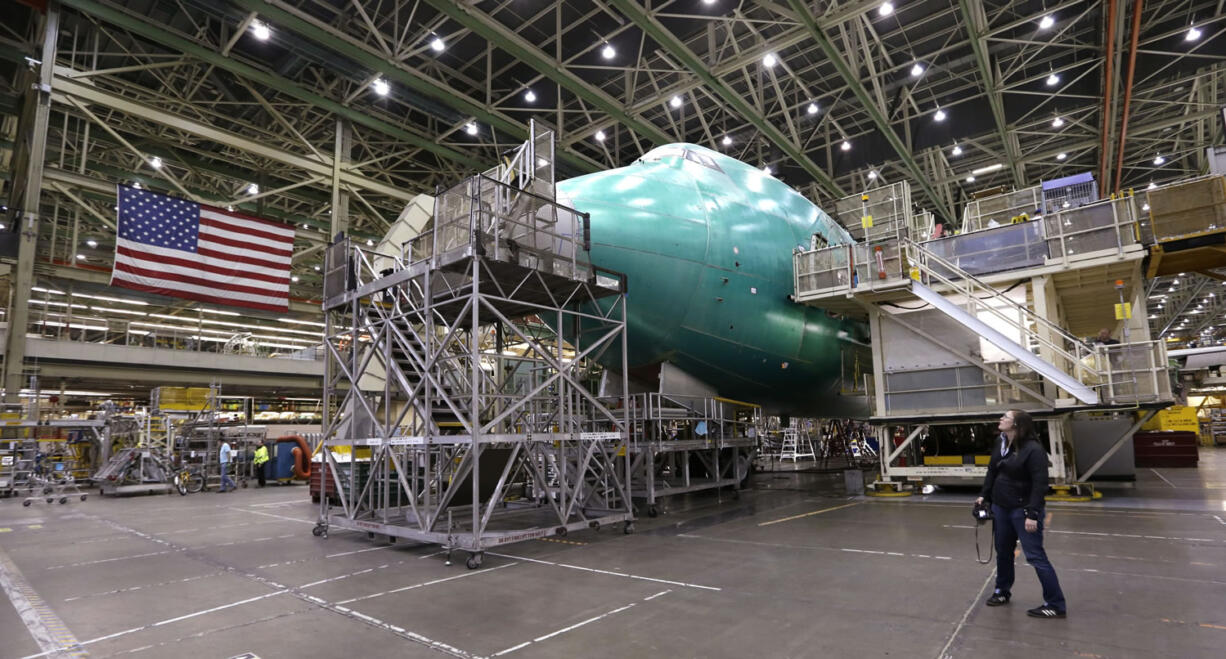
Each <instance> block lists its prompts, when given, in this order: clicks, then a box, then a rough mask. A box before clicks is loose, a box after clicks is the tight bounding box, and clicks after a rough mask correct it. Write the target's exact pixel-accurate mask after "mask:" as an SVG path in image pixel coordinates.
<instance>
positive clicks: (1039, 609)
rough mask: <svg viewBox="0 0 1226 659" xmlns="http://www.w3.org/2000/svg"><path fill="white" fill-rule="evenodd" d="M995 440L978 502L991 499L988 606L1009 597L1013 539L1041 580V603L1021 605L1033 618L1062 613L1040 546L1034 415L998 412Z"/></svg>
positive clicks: (1042, 469) (1040, 484)
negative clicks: (992, 582) (992, 572)
mask: <svg viewBox="0 0 1226 659" xmlns="http://www.w3.org/2000/svg"><path fill="white" fill-rule="evenodd" d="M997 427H998V428H999V430H1000V446H999V447H993V451H992V459H991V461H990V462H989V463H988V475H987V477H986V478H985V479H984V481H983V489H982V490H981V491H980V493H979V499H978V501H977V503H983V502H984V501H987V502H988V503H990V504H992V519H993V534H994V535H995V540H996V589H995V590H994V591H993V592H992V596H991V597H989V598H988V601H987V605H988V606H1002V605H1005V604H1008V603H1009V598H1010V597H1011V590H1010V589H1011V588H1013V561H1014V558H1013V550H1014V549H1015V548H1016V547H1017V542H1018V540H1021V541H1022V552H1024V553H1025V554H1026V561H1027V562H1028V563H1030V565H1031V566H1032V567H1034V571H1035V574H1037V575H1038V577H1039V583H1041V584H1042V585H1043V603H1042V604H1041V605H1039V606H1036V607H1034V608H1033V609H1030V610H1028V611H1026V614H1027V615H1029V616H1032V617H1035V618H1063V617H1065V612H1066V608H1065V601H1064V593H1063V592H1062V591H1061V590H1060V580H1059V579H1057V578H1056V569H1055V568H1053V567H1052V565H1051V562H1050V561H1048V560H1047V552H1045V551H1043V516H1044V500H1043V496H1044V495H1046V494H1047V453H1046V452H1045V451H1044V450H1043V446H1042V444H1040V443H1039V436H1038V433H1036V432H1035V429H1034V419H1032V418H1030V415H1029V414H1027V413H1025V412H1023V411H1022V410H1009V411H1008V412H1005V414H1004V416H1002V417H1000V424H999V425H998V426H997Z"/></svg>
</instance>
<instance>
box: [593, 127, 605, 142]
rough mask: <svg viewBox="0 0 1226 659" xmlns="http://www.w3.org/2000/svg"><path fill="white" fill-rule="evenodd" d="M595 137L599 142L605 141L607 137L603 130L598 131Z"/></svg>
mask: <svg viewBox="0 0 1226 659" xmlns="http://www.w3.org/2000/svg"><path fill="white" fill-rule="evenodd" d="M594 137H595V138H596V141H597V142H603V141H604V138H605V134H604V131H603V130H598V131H596V135H595V136H594Z"/></svg>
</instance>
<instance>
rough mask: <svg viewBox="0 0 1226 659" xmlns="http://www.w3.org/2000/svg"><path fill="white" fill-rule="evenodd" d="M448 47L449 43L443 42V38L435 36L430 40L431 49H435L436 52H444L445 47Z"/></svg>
mask: <svg viewBox="0 0 1226 659" xmlns="http://www.w3.org/2000/svg"><path fill="white" fill-rule="evenodd" d="M446 47H447V44H445V43H443V40H442V39H440V38H438V37H434V39H432V40H431V41H430V50H433V51H434V52H436V53H441V52H443V49H444V48H446Z"/></svg>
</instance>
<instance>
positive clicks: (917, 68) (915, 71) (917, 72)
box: [911, 62, 924, 78]
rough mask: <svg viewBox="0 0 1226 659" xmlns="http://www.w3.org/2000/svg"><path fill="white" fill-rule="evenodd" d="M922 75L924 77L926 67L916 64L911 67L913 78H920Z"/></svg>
mask: <svg viewBox="0 0 1226 659" xmlns="http://www.w3.org/2000/svg"><path fill="white" fill-rule="evenodd" d="M922 75H924V65H923V64H920V63H919V62H916V63H915V64H913V65H912V66H911V77H912V78H918V77H920V76H922Z"/></svg>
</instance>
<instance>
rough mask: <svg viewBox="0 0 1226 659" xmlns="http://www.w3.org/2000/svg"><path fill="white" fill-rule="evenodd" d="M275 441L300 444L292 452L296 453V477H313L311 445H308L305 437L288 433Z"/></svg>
mask: <svg viewBox="0 0 1226 659" xmlns="http://www.w3.org/2000/svg"><path fill="white" fill-rule="evenodd" d="M273 441H274V442H277V443H281V442H294V443H296V444H298V445H297V446H295V447H294V448H293V449H292V450H291V451H290V452H291V453H293V454H294V478H310V477H311V447H310V446H307V442H306V440H305V439H303V438H301V437H299V436H298V435H286V436H285V437H278V438H276V439H274V440H273Z"/></svg>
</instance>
